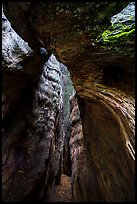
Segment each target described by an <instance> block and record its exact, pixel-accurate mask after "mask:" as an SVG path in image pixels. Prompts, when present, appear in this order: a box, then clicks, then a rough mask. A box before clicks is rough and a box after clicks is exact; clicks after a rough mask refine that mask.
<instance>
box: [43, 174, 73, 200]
mask: <svg viewBox="0 0 137 204" xmlns="http://www.w3.org/2000/svg"><path fill="white" fill-rule="evenodd" d="M46 202H73V199H72V188H71V178H70V177H69V176H66V175H65V174H62V175H61V182H60V184H59V185H54V184H53V185H52V186H49V189H48V192H47V198H46Z"/></svg>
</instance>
